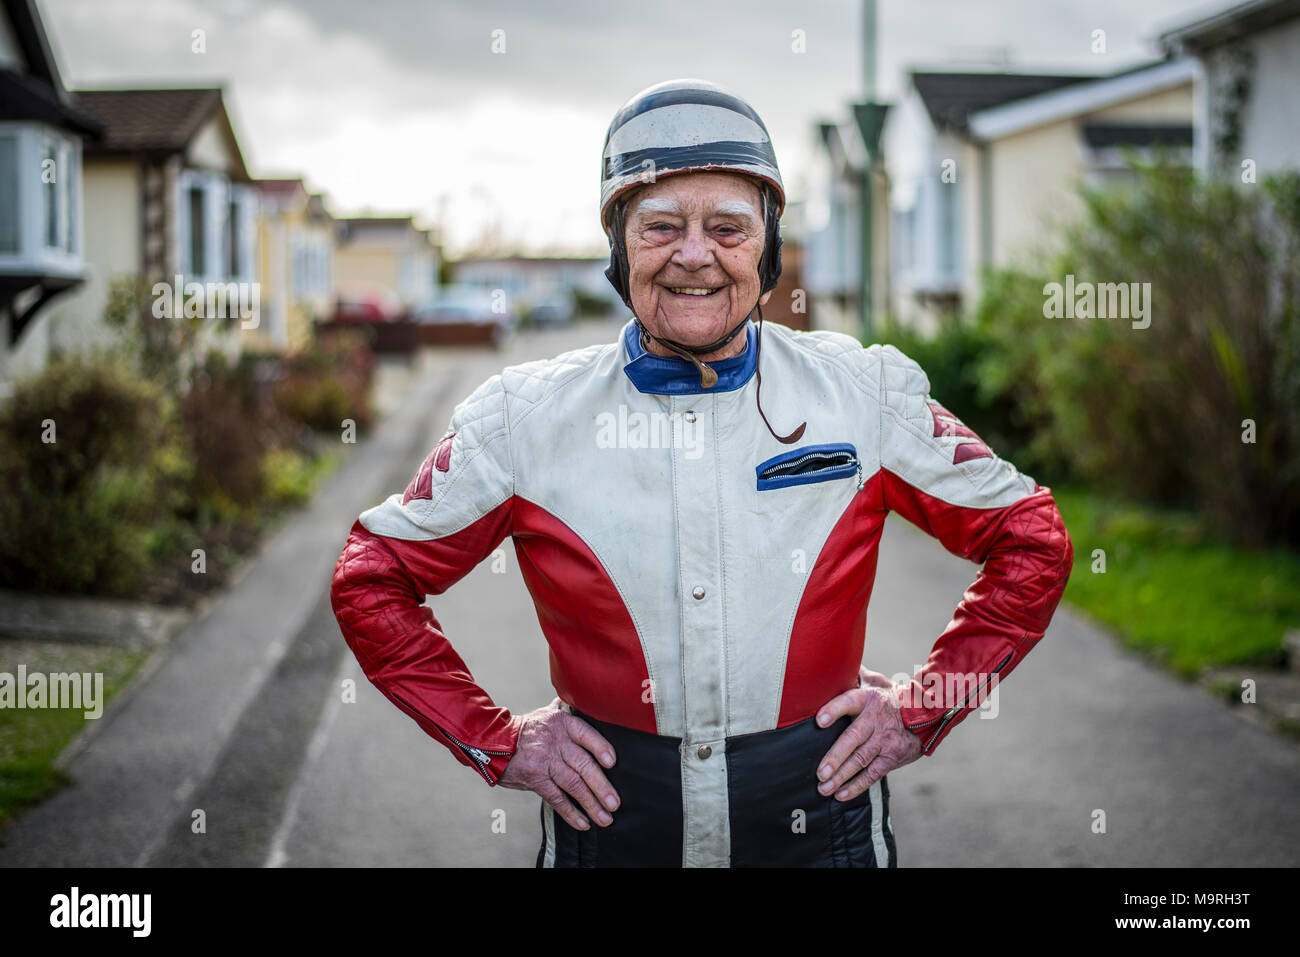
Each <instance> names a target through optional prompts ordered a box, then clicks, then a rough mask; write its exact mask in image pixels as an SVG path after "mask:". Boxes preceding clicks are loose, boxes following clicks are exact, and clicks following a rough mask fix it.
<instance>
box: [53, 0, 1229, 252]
mask: <svg viewBox="0 0 1300 957" xmlns="http://www.w3.org/2000/svg"><path fill="white" fill-rule="evenodd" d="M38 3H39V5H40V7H41V10H42V13H43V15H44V18H45V23H46V29H47V31H48V32H49V34H50V40H51V43H52V45H53V46H54V49H55V53H56V55H57V57H58V60H59V65H60V68H61V70H62V71H63V76H64V80H65V82H66V83H67V84H68V85H69V86H71V87H73V88H77V87H82V86H131V85H141V86H166V85H176V86H197V85H208V84H212V85H215V84H222V85H224V86H225V88H226V91H227V106H228V108H229V109H230V110H231V113H232V116H233V120H234V124H235V129H236V132H237V134H238V136H239V140H240V145H241V147H242V149H243V151H244V156H245V159H246V161H247V162H248V165H249V168H250V170H251V172H252V173H253V175H254V176H259V177H266V176H283V175H289V176H303V177H305V179H306V180H307V182H308V186H309V187H310V188H312V189H316V190H323V191H324V192H325V193H326V194H327V195H328V197H329V198H330V201H331V205H332V207H333V209H334V211H335V213H336V214H337V215H349V214H356V213H360V212H379V213H398V212H401V213H405V212H415V213H417V215H419V217H420V218H421V219H422V220H423V221H424V222H425V223H426V224H430V225H432V224H435V223H438V222H439V221H440V219H442V218H444V217H445V231H446V238H447V241H448V246H449V250H450V251H451V252H453V253H454V252H456V251H458V250H459V249H463V248H464V247H466V246H467V245H471V244H474V243H476V242H478V241H479V240H480V239H482V238H483V237H484V236H487V235H496V236H497V237H498V238H499V239H501V240H504V241H505V242H507V243H508V244H511V245H515V246H518V247H519V248H521V249H524V250H527V251H533V252H543V251H547V252H594V253H601V252H604V251H605V249H606V244H605V241H604V237H603V234H602V233H601V231H600V226H599V222H598V209H597V205H598V196H599V170H600V152H601V146H602V144H603V141H604V135H605V128H606V126H607V124H608V123H609V119H610V117H611V116H612V115H613V114H614V112H615V111H616V110H617V109H618V107H619V106H620V105H621V104H622V103H623V102H624V101H625V100H626V99H627V98H628V97H630V96H631V95H632V94H634V93H636V92H637V91H638V90H640V89H642V88H644V87H646V86H649V85H651V84H653V83H657V82H660V81H661V80H666V79H670V78H674V77H680V76H695V77H702V78H704V79H708V80H712V81H713V82H715V83H720V84H722V85H723V86H725V87H728V88H729V89H731V90H732V91H733V92H735V93H737V94H739V95H741V96H743V97H745V98H746V99H748V100H749V101H750V103H752V104H753V105H754V107H755V108H756V109H757V110H758V112H759V114H760V115H761V116H762V117H763V119H764V121H765V122H766V124H767V126H768V129H769V130H770V132H771V133H772V137H773V140H774V142H775V145H776V152H777V157H778V160H779V162H780V165H781V171H782V175H783V176H784V178H785V181H786V185H787V190H788V192H789V194H790V199H791V200H797V199H799V198H801V195H802V189H803V187H802V183H803V180H804V176H805V171H806V168H807V164H808V158H809V156H810V155H811V152H812V149H813V147H814V130H815V126H814V124H815V123H816V122H818V121H819V120H827V119H829V120H839V119H841V118H842V117H843V116H844V115H846V108H847V104H849V103H850V102H852V101H853V100H855V99H860V98H861V95H862V89H863V78H862V74H863V56H862V3H861V0H808V2H803V3H794V2H788V0H787V2H778V0H734V2H713V3H709V2H699V0H660V2H658V3H654V4H644V3H626V4H615V3H598V2H593V0H553V2H546V0H38ZM1232 5H1233V3H1232V2H1231V0H1087V2H1083V0H1076V2H1069V0H880V2H879V3H878V11H879V15H878V21H877V22H878V27H877V47H878V54H877V61H878V65H877V70H876V77H877V79H876V82H877V85H878V97H879V98H883V99H892V98H895V97H896V96H897V95H898V93H899V91H900V89H901V88H902V85H903V82H904V77H905V71H906V70H907V69H909V68H913V67H916V66H925V67H940V68H948V69H961V68H965V69H973V68H980V65H981V64H982V65H983V67H984V68H987V67H988V66H989V64H990V63H992V62H998V61H999V60H1000V58H1003V57H1005V58H1006V60H1007V62H1008V64H1009V68H1010V69H1014V70H1018V71H1038V72H1070V73H1110V72H1114V71H1116V70H1120V69H1124V68H1125V67H1128V66H1131V65H1133V64H1135V63H1138V62H1141V61H1144V60H1147V59H1150V58H1152V57H1154V56H1155V55H1156V54H1157V52H1158V51H1157V49H1156V46H1155V43H1154V39H1155V37H1156V36H1157V35H1158V34H1159V33H1160V32H1161V31H1162V30H1164V29H1168V28H1169V27H1171V26H1174V25H1177V24H1180V23H1183V22H1185V21H1187V20H1190V19H1196V18H1198V17H1199V16H1202V15H1204V14H1205V13H1206V12H1207V11H1214V10H1218V9H1222V8H1224V7H1225V6H1232ZM196 29H201V30H203V31H205V36H204V40H205V45H206V51H205V52H202V53H196V52H194V51H193V50H192V46H193V41H192V39H191V37H192V35H193V31H195V30H196ZM1098 29H1100V30H1104V31H1105V43H1106V52H1105V53H1104V54H1097V53H1094V52H1092V50H1091V45H1092V38H1093V31H1094V30H1098ZM498 30H499V31H503V34H499V35H498V36H503V37H504V43H505V50H504V52H502V53H494V52H493V50H492V45H493V35H494V31H498ZM795 31H802V34H801V37H802V40H803V43H804V47H805V50H806V52H803V53H798V52H795V51H794V50H793V49H792V47H793V45H794V43H793V40H792V38H793V37H794V35H795Z"/></svg>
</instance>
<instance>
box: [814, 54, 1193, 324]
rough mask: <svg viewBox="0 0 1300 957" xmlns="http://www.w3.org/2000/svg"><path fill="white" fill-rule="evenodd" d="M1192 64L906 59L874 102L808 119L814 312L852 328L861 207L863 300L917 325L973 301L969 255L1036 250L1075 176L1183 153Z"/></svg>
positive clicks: (999, 260) (1052, 232) (976, 258)
mask: <svg viewBox="0 0 1300 957" xmlns="http://www.w3.org/2000/svg"><path fill="white" fill-rule="evenodd" d="M1195 72H1196V71H1195V67H1194V65H1193V64H1192V63H1191V62H1190V61H1188V60H1166V61H1160V62H1157V63H1153V64H1148V65H1144V66H1141V67H1138V68H1136V69H1132V70H1128V71H1125V72H1123V73H1119V74H1116V75H1113V76H1107V77H1088V76H1077V75H1068V74H1016V73H996V72H987V73H942V72H922V71H916V72H912V73H911V74H909V78H908V84H907V92H906V93H905V95H904V96H903V97H902V98H901V100H900V102H899V103H898V104H896V105H893V106H891V107H890V108H889V109H888V110H887V111H883V110H882V109H881V108H880V106H879V105H877V104H868V105H867V106H871V107H874V109H873V110H872V111H871V112H867V111H866V110H865V109H864V107H863V106H859V107H858V108H857V113H856V116H855V122H854V123H852V124H839V125H830V124H824V125H823V126H822V128H821V139H822V143H823V144H824V146H823V149H822V150H821V151H820V162H821V164H822V165H823V166H824V167H825V168H826V170H827V173H824V174H823V175H822V176H821V177H820V179H819V178H818V177H816V176H814V178H813V183H814V188H813V189H810V195H809V208H810V213H809V219H810V220H814V219H818V220H822V219H824V220H825V222H826V226H825V227H823V231H822V234H821V235H820V236H819V235H817V234H816V233H814V232H813V230H812V223H811V222H810V232H809V237H808V255H809V259H810V261H811V262H810V264H809V273H810V276H811V277H812V282H813V285H814V286H815V287H816V288H817V289H818V290H819V291H820V290H821V289H823V288H824V289H825V290H826V294H825V296H824V297H823V298H824V300H826V301H819V302H818V306H817V308H816V309H815V310H814V315H815V317H816V324H817V325H818V326H819V327H821V328H841V329H843V330H844V331H849V332H852V333H860V332H861V331H862V329H863V328H864V326H863V317H864V313H865V310H863V308H862V303H861V297H860V294H859V290H858V289H857V288H856V280H857V279H858V278H859V277H860V275H861V271H862V270H861V266H860V265H859V264H858V263H857V262H856V258H861V257H858V256H857V253H856V250H858V249H861V248H863V245H864V244H863V243H861V241H860V239H858V236H859V234H860V233H863V234H864V233H865V231H864V230H862V229H861V227H860V225H859V224H860V223H861V222H862V220H863V218H864V213H863V212H862V210H863V208H864V205H867V206H868V208H870V209H872V210H873V212H874V215H872V216H871V217H870V219H871V230H872V232H871V235H872V236H873V237H874V239H873V241H872V242H871V243H870V250H871V252H870V257H869V258H870V259H871V268H872V274H873V277H875V278H874V281H873V282H872V283H871V289H872V291H873V296H872V298H873V303H872V305H873V310H872V311H873V312H874V314H876V315H879V314H881V313H882V312H887V313H889V314H891V315H893V316H895V317H896V318H898V319H900V320H901V321H904V322H907V323H909V324H912V325H914V326H917V327H918V328H921V329H923V330H925V329H933V328H934V327H935V326H936V325H937V324H938V322H939V321H940V317H942V316H943V315H945V314H950V313H953V312H956V311H958V310H964V309H968V308H969V307H971V306H972V305H973V304H974V303H975V301H976V300H977V298H978V296H979V293H980V279H981V275H982V272H983V270H984V269H985V268H988V267H994V268H996V267H1004V266H1009V265H1013V264H1016V263H1020V262H1026V261H1028V260H1029V259H1030V258H1032V257H1033V256H1035V255H1038V254H1040V253H1041V251H1042V250H1044V249H1046V248H1049V247H1050V246H1051V244H1052V243H1053V241H1054V240H1055V239H1056V237H1058V236H1059V235H1060V227H1061V226H1062V224H1063V223H1064V222H1065V221H1066V220H1067V219H1069V218H1070V217H1071V216H1072V215H1074V214H1075V213H1077V212H1078V211H1079V209H1080V206H1079V201H1078V187H1079V186H1080V185H1082V184H1090V185H1103V184H1115V183H1122V182H1124V181H1126V180H1127V178H1128V177H1129V176H1130V175H1131V173H1130V171H1129V170H1128V167H1127V166H1126V164H1125V163H1124V160H1123V156H1124V153H1125V152H1126V151H1128V150H1134V151H1136V152H1138V153H1139V154H1140V153H1143V152H1146V153H1150V152H1152V151H1154V150H1156V149H1161V150H1166V151H1170V152H1172V153H1173V155H1174V156H1175V158H1181V159H1182V161H1183V162H1186V163H1188V164H1190V162H1191V144H1192V117H1193V112H1194V110H1193V78H1194V75H1195ZM879 117H883V119H882V120H881V121H880V123H879V128H878V135H877V126H876V119H877V118H879ZM864 120H870V121H871V122H869V123H864ZM867 174H869V175H870V182H872V183H873V192H875V193H876V194H877V195H876V196H875V197H874V201H873V202H872V203H870V204H864V203H863V198H862V197H863V192H862V186H861V183H862V182H864V175H867ZM885 191H887V201H882V199H881V198H880V195H879V194H881V193H884V192H885ZM818 207H820V208H823V209H824V210H825V211H826V213H825V215H824V216H818V217H814V214H813V210H814V209H815V208H818ZM827 237H832V238H833V241H830V240H828V238H827ZM835 237H838V238H835ZM837 257H838V258H837ZM826 277H830V279H829V280H828V279H827V278H826ZM818 284H820V285H818Z"/></svg>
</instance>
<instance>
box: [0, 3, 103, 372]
mask: <svg viewBox="0 0 1300 957" xmlns="http://www.w3.org/2000/svg"><path fill="white" fill-rule="evenodd" d="M99 132H100V127H99V124H98V123H97V122H96V121H95V120H94V119H93V118H92V117H90V116H88V115H87V114H86V112H85V111H83V110H81V109H80V108H79V107H78V106H77V104H76V102H75V101H74V100H73V98H72V96H71V94H69V93H68V91H67V90H66V89H64V87H63V83H62V81H61V79H60V77H59V70H58V65H57V64H56V63H55V61H54V56H53V54H52V53H51V51H50V45H49V41H48V39H47V38H46V35H45V30H44V28H43V26H42V24H41V18H40V15H39V13H38V11H37V9H36V5H35V3H34V2H33V0H0V384H4V385H5V386H8V385H10V384H11V382H12V379H13V377H14V376H15V375H17V374H21V373H22V371H23V367H22V364H21V363H15V362H14V348H15V345H16V344H19V343H20V342H21V340H23V339H24V332H25V331H26V330H27V329H28V328H29V327H30V326H31V325H32V324H33V323H38V322H39V321H40V320H41V319H43V318H44V314H45V313H46V312H48V309H49V307H50V304H51V301H52V300H53V299H55V297H58V296H60V295H66V294H67V293H68V292H69V291H70V290H73V289H75V288H76V287H77V286H78V285H79V284H81V283H82V282H83V281H84V279H85V276H86V264H85V259H84V258H83V248H84V246H85V243H84V241H83V233H82V211H81V204H82V194H83V191H84V187H83V183H82V169H81V163H82V158H81V152H82V146H83V140H84V139H85V138H90V139H92V140H93V138H94V137H95V136H97V135H98V134H99ZM38 369H39V366H36V367H34V368H31V369H29V370H28V371H37V370H38Z"/></svg>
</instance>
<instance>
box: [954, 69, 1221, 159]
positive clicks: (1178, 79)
mask: <svg viewBox="0 0 1300 957" xmlns="http://www.w3.org/2000/svg"><path fill="white" fill-rule="evenodd" d="M1195 73H1196V66H1195V64H1194V63H1193V62H1192V61H1191V60H1190V59H1177V60H1160V61H1157V62H1155V63H1146V64H1141V65H1139V66H1136V67H1133V68H1130V69H1128V70H1124V71H1122V72H1120V73H1116V74H1113V75H1111V76H1099V77H1090V78H1089V81H1088V82H1087V83H1072V84H1070V85H1069V86H1065V87H1059V88H1057V89H1054V90H1048V91H1046V92H1043V93H1039V94H1037V95H1035V96H1029V97H1025V98H1023V99H1019V100H1013V101H1012V102H1010V103H1003V104H1002V105H1000V106H994V107H990V108H989V109H986V110H980V111H978V112H976V113H973V114H971V115H970V116H969V117H967V123H968V126H969V129H970V132H971V134H972V135H973V136H974V137H975V138H977V139H980V140H986V141H987V140H996V139H1000V138H1002V137H1004V136H1009V135H1011V134H1013V133H1019V132H1021V131H1022V130H1027V129H1032V128H1033V127H1036V126H1041V125H1043V124H1045V123H1054V122H1058V121H1060V120H1064V119H1067V118H1069V117H1072V116H1081V115H1084V114H1087V113H1092V112H1095V111H1097V110H1101V109H1105V108H1106V107H1109V106H1114V105H1116V104H1118V103H1124V102H1126V101H1128V100H1133V99H1137V98H1138V97H1142V96H1150V95H1152V94H1154V93H1159V92H1161V91H1163V90H1169V89H1174V88H1176V87H1179V86H1184V85H1187V84H1191V83H1192V82H1193V78H1194V76H1195ZM1187 121H1188V122H1189V123H1190V122H1191V116H1190V113H1189V115H1188V117H1187Z"/></svg>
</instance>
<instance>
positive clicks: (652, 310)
mask: <svg viewBox="0 0 1300 957" xmlns="http://www.w3.org/2000/svg"><path fill="white" fill-rule="evenodd" d="M625 223H626V227H625V228H626V240H627V257H628V285H629V286H630V289H631V299H632V308H633V310H634V311H635V312H636V314H637V317H638V318H640V320H641V322H642V323H643V324H644V325H645V327H646V328H647V329H649V330H650V331H651V332H652V333H654V334H655V335H656V336H659V337H660V338H663V339H671V340H676V341H677V342H683V343H686V344H687V345H692V346H699V345H705V344H707V343H710V342H713V341H714V340H716V339H719V338H721V337H722V336H724V335H726V333H727V332H729V331H730V330H731V329H732V328H733V327H734V326H735V325H736V324H737V323H738V322H740V321H741V320H742V319H744V318H745V316H747V315H748V314H749V312H750V310H751V309H753V308H754V303H755V302H756V301H757V302H763V303H766V302H767V300H768V298H769V297H770V296H771V293H770V292H767V293H764V294H763V296H762V298H761V299H759V294H758V293H759V289H760V288H761V282H760V280H759V276H758V265H759V261H760V260H761V259H762V256H763V239H764V231H763V203H762V196H761V194H760V192H759V188H758V185H757V184H756V183H755V182H754V181H753V180H752V179H750V178H748V177H746V176H741V175H737V174H734V173H679V174H677V175H674V176H666V177H664V178H663V179H661V180H659V181H658V182H657V183H651V184H649V185H647V186H644V187H642V188H641V189H640V190H638V191H637V192H636V194H635V195H634V196H633V197H632V200H631V204H630V206H629V207H628V211H627V216H626V218H625ZM647 348H648V349H649V350H650V351H652V352H655V353H658V354H659V355H673V353H671V352H669V351H667V350H665V349H663V348H662V347H660V346H659V345H658V344H657V343H655V342H653V341H652V342H650V343H649V345H648V346H647ZM744 348H745V337H744V336H740V335H738V336H737V337H736V338H735V339H732V340H731V342H729V343H727V345H725V346H723V347H722V348H721V349H719V350H718V351H717V352H716V353H712V354H709V355H706V356H702V357H701V358H703V359H704V360H705V361H715V360H717V359H723V358H728V357H729V356H733V355H739V354H740V353H741V352H742V351H744Z"/></svg>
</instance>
